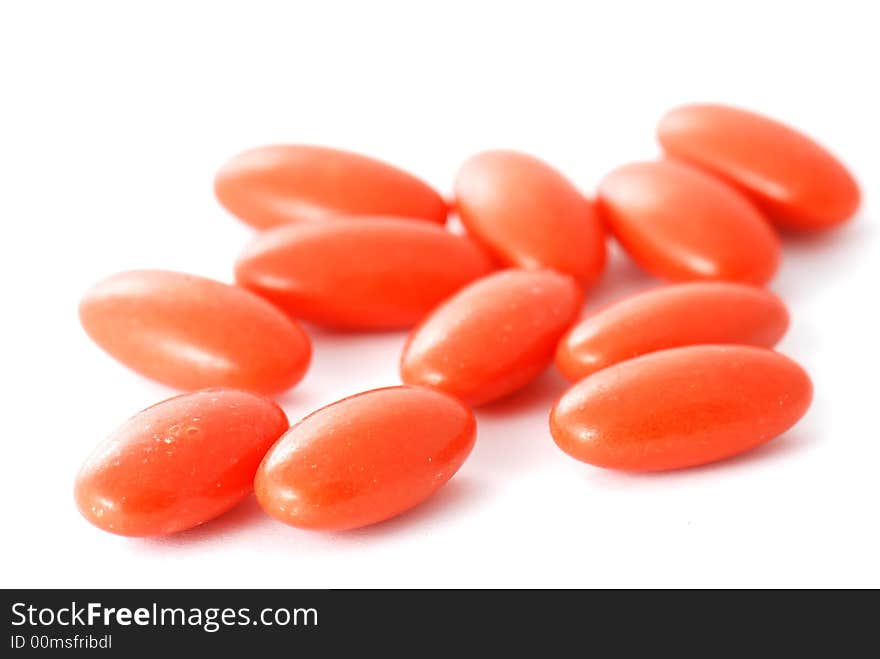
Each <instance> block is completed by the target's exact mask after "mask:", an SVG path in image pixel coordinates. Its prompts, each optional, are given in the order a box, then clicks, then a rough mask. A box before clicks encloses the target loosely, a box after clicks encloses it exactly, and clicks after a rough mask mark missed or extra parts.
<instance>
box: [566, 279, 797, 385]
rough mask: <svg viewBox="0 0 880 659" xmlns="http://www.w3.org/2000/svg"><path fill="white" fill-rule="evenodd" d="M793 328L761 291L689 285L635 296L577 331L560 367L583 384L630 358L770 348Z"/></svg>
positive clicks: (783, 310)
mask: <svg viewBox="0 0 880 659" xmlns="http://www.w3.org/2000/svg"><path fill="white" fill-rule="evenodd" d="M787 328H788V310H787V309H786V308H785V305H784V304H783V303H782V300H780V299H779V298H778V297H776V296H775V295H773V294H772V293H768V292H767V291H765V290H764V289H762V288H756V287H754V286H746V285H744V284H731V283H727V282H690V283H686V284H674V285H671V286H663V287H660V288H656V289H653V290H650V291H647V292H644V293H639V294H637V295H633V296H631V297H628V298H626V299H624V300H621V301H619V302H617V303H615V304H612V305H611V306H609V307H606V308H605V309H602V310H600V311H598V312H596V313H595V314H593V315H591V316H588V317H586V318H584V319H583V320H582V321H581V322H579V323H578V324H577V325H575V326H574V327H572V328H571V329H570V330H569V331H568V332H567V333H566V335H565V336H564V337H563V338H562V340H561V341H560V342H559V347H558V348H557V350H556V366H557V368H559V371H560V372H561V373H562V374H563V375H564V376H565V377H566V378H568V379H569V380H580V379H581V378H584V377H586V376H587V375H590V374H591V373H594V372H596V371H598V370H601V369H603V368H606V367H608V366H611V365H612V364H616V363H617V362H621V361H624V360H626V359H632V358H633V357H638V356H639V355H644V354H646V353H649V352H655V351H657V350H665V349H667V348H677V347H680V346H686V345H695V344H700V343H718V344H723V343H732V344H746V345H754V346H762V347H765V348H770V347H772V346H774V345H776V342H777V341H779V339H781V338H782V336H783V335H784V334H785V331H786V329H787Z"/></svg>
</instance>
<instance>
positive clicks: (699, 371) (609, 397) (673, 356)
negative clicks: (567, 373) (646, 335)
mask: <svg viewBox="0 0 880 659" xmlns="http://www.w3.org/2000/svg"><path fill="white" fill-rule="evenodd" d="M811 399H812V385H811V383H810V379H809V377H808V376H807V374H806V373H805V372H804V370H803V369H802V368H801V367H800V366H798V365H797V364H796V363H795V362H793V361H792V360H790V359H789V358H788V357H785V356H784V355H781V354H779V353H777V352H774V351H772V350H767V349H765V348H755V347H751V346H688V347H684V348H673V349H671V350H662V351H660V352H654V353H651V354H648V355H643V356H641V357H636V358H635V359H630V360H627V361H624V362H620V363H619V364H615V365H613V366H609V367H608V368H606V369H603V370H601V371H599V372H598V373H595V374H593V375H590V376H589V377H587V378H585V379H583V380H581V381H580V382H578V383H577V384H575V385H574V386H573V387H572V388H571V389H569V390H568V391H567V392H566V393H564V394H563V395H562V397H561V398H560V399H559V401H558V402H557V403H556V405H555V406H554V407H553V410H552V411H551V413H550V431H551V433H552V435H553V439H554V440H555V441H556V444H557V445H558V446H559V447H560V448H561V449H562V450H563V451H565V452H566V453H568V454H569V455H571V456H572V457H574V458H577V459H578V460H582V461H583V462H588V463H590V464H593V465H596V466H598V467H607V468H611V469H622V470H628V471H662V470H667V469H678V468H682V467H690V466H695V465H700V464H705V463H709V462H714V461H716V460H722V459H724V458H728V457H731V456H734V455H737V454H738V453H743V452H745V451H748V450H751V449H753V448H755V447H757V446H759V445H761V444H764V443H765V442H768V441H770V440H771V439H773V438H775V437H777V436H779V435H780V434H782V433H784V432H785V431H786V430H788V429H789V428H790V427H791V426H793V425H794V424H795V423H796V422H797V421H798V419H800V418H801V416H803V414H804V413H805V412H806V411H807V408H808V407H809V405H810V401H811Z"/></svg>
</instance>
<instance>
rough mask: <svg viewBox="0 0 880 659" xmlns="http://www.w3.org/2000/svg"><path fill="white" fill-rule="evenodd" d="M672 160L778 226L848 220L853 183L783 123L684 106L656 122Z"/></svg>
mask: <svg viewBox="0 0 880 659" xmlns="http://www.w3.org/2000/svg"><path fill="white" fill-rule="evenodd" d="M657 136H658V139H659V140H660V144H661V145H662V146H663V149H664V150H665V151H666V153H668V154H669V155H670V156H672V157H675V158H680V159H682V160H685V161H688V162H690V163H692V164H694V165H697V166H699V167H701V168H703V169H705V170H706V171H709V172H712V173H713V174H716V175H718V176H720V177H722V178H724V179H726V180H727V181H728V182H730V183H732V184H733V185H736V186H737V187H738V188H740V189H741V190H743V191H744V192H745V193H747V194H748V195H750V196H751V197H752V198H753V199H754V200H755V201H756V202H757V203H758V204H759V205H760V206H761V208H763V209H764V211H765V212H766V213H767V214H768V215H769V216H770V218H771V219H772V220H773V221H774V222H776V223H777V224H779V225H780V226H783V227H786V228H789V229H797V230H815V229H825V228H829V227H833V226H836V225H838V224H840V223H841V222H844V221H845V220H847V219H849V218H850V217H852V216H853V214H854V213H855V212H856V210H857V209H858V207H859V202H860V196H861V194H860V192H859V187H858V184H857V183H856V181H855V179H854V178H853V176H852V174H850V173H849V171H848V170H847V169H846V167H845V166H844V165H843V164H842V163H841V162H840V161H839V160H837V158H835V157H834V156H833V155H832V154H831V153H829V152H828V151H827V150H826V149H825V148H823V147H822V146H820V145H819V144H817V143H816V142H814V141H813V140H811V139H810V138H809V137H807V136H806V135H804V134H803V133H800V132H798V131H796V130H794V129H792V128H790V127H789V126H786V125H785V124H782V123H779V122H778V121H775V120H773V119H770V118H768V117H764V116H762V115H759V114H756V113H753V112H748V111H746V110H741V109H739V108H734V107H729V106H724V105H708V104H706V105H699V104H698V105H685V106H682V107H679V108H676V109H674V110H672V111H671V112H669V113H668V114H667V115H666V116H664V117H663V119H662V120H661V121H660V125H659V127H658V129H657Z"/></svg>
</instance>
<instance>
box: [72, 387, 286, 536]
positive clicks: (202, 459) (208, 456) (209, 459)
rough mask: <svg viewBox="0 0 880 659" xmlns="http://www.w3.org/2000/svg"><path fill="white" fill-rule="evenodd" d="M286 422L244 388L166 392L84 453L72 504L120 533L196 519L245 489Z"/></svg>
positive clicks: (161, 530)
mask: <svg viewBox="0 0 880 659" xmlns="http://www.w3.org/2000/svg"><path fill="white" fill-rule="evenodd" d="M287 428H288V424H287V418H286V417H285V416H284V412H283V411H282V410H281V408H280V407H278V406H277V405H276V404H275V403H273V402H272V401H271V400H269V399H268V398H263V397H262V396H258V395H256V394H251V393H247V392H245V391H237V390H235V389H208V390H204V391H197V392H194V393H190V394H183V395H181V396H176V397H174V398H170V399H168V400H166V401H163V402H161V403H158V404H157V405H153V406H152V407H148V408H147V409H145V410H144V411H142V412H140V413H139V414H137V415H135V416H134V417H132V418H131V419H129V420H128V421H127V422H126V423H124V424H123V425H122V426H121V427H120V428H119V429H117V430H116V431H115V432H114V433H113V434H112V435H110V437H108V438H107V439H106V440H105V441H104V443H103V444H101V445H100V446H99V447H98V448H97V449H96V450H95V452H94V453H93V454H92V455H91V457H89V459H88V460H86V462H85V464H84V465H83V467H82V469H81V470H80V472H79V475H78V476H77V478H76V486H75V488H74V494H75V498H76V504H77V506H78V507H79V510H80V512H81V513H82V514H83V516H84V517H85V518H86V519H87V520H88V521H89V522H91V523H92V524H94V525H95V526H97V527H98V528H100V529H103V530H105V531H110V532H111V533H118V534H119V535H129V536H150V535H164V534H166V533H175V532H177V531H183V530H185V529H189V528H192V527H194V526H198V525H199V524H202V523H203V522H207V521H208V520H210V519H213V518H215V517H217V516H218V515H220V514H222V513H224V512H226V511H227V510H229V509H230V508H232V507H233V506H235V505H236V504H237V503H238V502H239V501H241V500H242V499H244V498H245V497H246V496H247V495H248V494H250V492H251V491H252V489H253V481H254V474H255V473H256V471H257V467H258V466H259V464H260V461H261V460H262V459H263V456H264V455H265V454H266V451H268V450H269V448H270V447H271V446H272V444H273V443H274V442H275V441H276V440H277V439H278V438H279V437H280V436H281V434H282V433H284V432H285V431H286V430H287Z"/></svg>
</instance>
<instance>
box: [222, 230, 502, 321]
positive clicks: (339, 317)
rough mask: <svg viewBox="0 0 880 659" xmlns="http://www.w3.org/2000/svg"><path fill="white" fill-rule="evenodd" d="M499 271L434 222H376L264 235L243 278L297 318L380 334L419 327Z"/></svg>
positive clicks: (243, 263)
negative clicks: (460, 294) (460, 291)
mask: <svg viewBox="0 0 880 659" xmlns="http://www.w3.org/2000/svg"><path fill="white" fill-rule="evenodd" d="M493 267H494V266H493V263H492V261H491V259H490V258H489V256H488V255H487V254H486V253H485V251H484V250H483V249H482V248H480V247H478V246H477V245H476V244H475V243H473V242H472V241H471V240H469V239H468V238H466V237H464V236H458V235H454V234H452V233H449V232H448V231H445V230H444V229H443V228H442V227H439V226H436V225H433V224H430V223H428V222H413V221H411V220H404V219H397V218H378V217H376V218H354V219H338V220H335V221H333V222H308V223H297V224H290V225H286V226H282V227H276V228H274V229H271V230H269V231H265V232H262V233H260V234H258V235H257V236H256V237H255V238H254V240H253V241H252V242H251V244H250V245H249V246H248V247H247V248H246V249H245V251H244V252H243V253H242V255H241V257H240V258H239V260H238V263H237V264H236V268H235V274H236V280H237V281H238V283H239V284H240V285H241V286H244V287H245V288H248V289H249V290H251V291H253V292H254V293H257V294H258V295H260V296H261V297H263V298H265V299H267V300H269V301H270V302H272V303H273V304H274V305H276V306H277V307H278V308H279V309H282V310H283V311H285V312H286V313H288V314H289V315H290V316H293V317H295V318H301V319H303V320H308V321H311V322H314V323H318V324H321V325H326V326H330V327H336V328H343V329H367V330H372V329H393V328H403V327H411V326H412V325H414V324H415V323H416V322H418V321H419V320H421V318H422V317H424V316H425V314H427V313H428V312H429V311H431V310H432V309H433V308H434V307H435V306H436V305H437V304H438V303H439V302H441V301H442V300H443V299H445V298H446V297H448V296H449V295H451V294H452V293H454V292H455V291H457V290H458V289H459V288H461V287H462V286H464V285H465V284H467V283H469V282H470V281H472V280H474V279H477V278H478V277H481V276H483V275H485V274H487V273H489V272H490V271H491V270H492V269H493Z"/></svg>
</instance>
